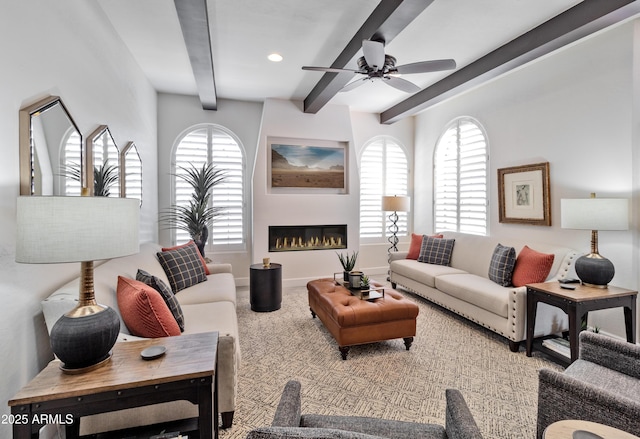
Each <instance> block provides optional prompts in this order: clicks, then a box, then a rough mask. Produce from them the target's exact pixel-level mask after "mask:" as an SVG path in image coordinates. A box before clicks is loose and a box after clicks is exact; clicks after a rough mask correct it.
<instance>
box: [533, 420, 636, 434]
mask: <svg viewBox="0 0 640 439" xmlns="http://www.w3.org/2000/svg"><path fill="white" fill-rule="evenodd" d="M576 431H586V432H589V433H594V434H597V435H598V436H600V437H602V439H640V438H638V436H634V435H632V434H631V433H627V432H626V431H622V430H618V429H617V428H613V427H609V426H608V425H602V424H597V423H595V422H590V421H578V420H574V419H570V420H565V421H558V422H554V423H553V424H551V425H549V426H548V427H547V428H546V429H545V430H544V435H543V438H544V439H573V438H574V437H575V436H574V435H573V433H575V432H576Z"/></svg>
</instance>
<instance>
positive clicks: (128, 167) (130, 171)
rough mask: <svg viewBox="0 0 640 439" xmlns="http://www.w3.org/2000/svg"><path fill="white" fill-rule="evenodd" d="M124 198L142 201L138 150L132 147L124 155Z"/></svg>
mask: <svg viewBox="0 0 640 439" xmlns="http://www.w3.org/2000/svg"><path fill="white" fill-rule="evenodd" d="M123 159H124V174H125V175H124V181H125V182H126V185H125V187H124V196H125V197H126V198H135V199H137V200H141V201H142V161H141V160H140V155H139V154H138V150H137V148H136V147H135V145H133V146H132V147H131V149H129V150H128V151H127V152H126V153H125V154H124V157H123Z"/></svg>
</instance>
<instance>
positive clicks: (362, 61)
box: [302, 40, 456, 93]
mask: <svg viewBox="0 0 640 439" xmlns="http://www.w3.org/2000/svg"><path fill="white" fill-rule="evenodd" d="M362 52H363V54H364V56H361V57H360V58H359V59H358V67H359V69H358V70H353V69H338V68H333V67H311V66H303V67H302V70H313V71H320V72H330V73H345V72H347V73H359V74H361V75H365V77H364V78H361V79H358V80H356V81H353V82H350V83H348V84H347V85H345V86H344V87H343V88H342V89H341V90H340V91H341V92H345V91H350V90H353V89H354V88H356V87H359V86H360V85H362V84H364V83H365V81H374V80H376V79H380V80H382V81H383V82H384V83H385V84H388V85H390V86H391V87H394V88H397V89H398V90H401V91H403V92H406V93H415V92H417V91H419V90H420V87H418V86H417V85H415V84H414V83H413V82H409V81H407V80H406V79H402V78H399V77H398V76H399V75H404V74H410V73H428V72H437V71H441V70H451V69H455V68H456V62H455V61H454V60H453V59H437V60H432V61H420V62H415V63H411V64H405V65H401V66H396V59H395V58H394V57H393V56H391V55H387V54H385V53H384V42H383V41H374V40H362Z"/></svg>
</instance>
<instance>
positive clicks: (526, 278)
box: [511, 245, 555, 287]
mask: <svg viewBox="0 0 640 439" xmlns="http://www.w3.org/2000/svg"><path fill="white" fill-rule="evenodd" d="M554 258H555V255H554V254H553V253H551V254H546V253H540V252H537V251H535V250H532V249H530V248H529V247H528V246H526V245H525V246H524V247H523V248H522V250H520V254H518V257H517V259H516V266H515V267H514V269H513V277H512V278H511V282H512V283H513V285H514V286H516V287H521V286H524V285H527V284H535V283H538V282H544V281H545V280H547V276H549V272H550V271H551V266H552V265H553V259H554Z"/></svg>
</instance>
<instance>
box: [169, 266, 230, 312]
mask: <svg viewBox="0 0 640 439" xmlns="http://www.w3.org/2000/svg"><path fill="white" fill-rule="evenodd" d="M207 278H208V280H209V281H208V282H201V283H199V284H196V285H192V286H191V287H190V288H187V289H186V290H182V291H180V294H177V295H176V300H177V301H178V302H179V303H180V305H182V306H184V305H187V304H194V303H208V302H220V301H227V302H231V303H233V305H234V306H235V305H236V283H235V280H234V278H233V274H231V273H218V274H212V275H210V276H207Z"/></svg>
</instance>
